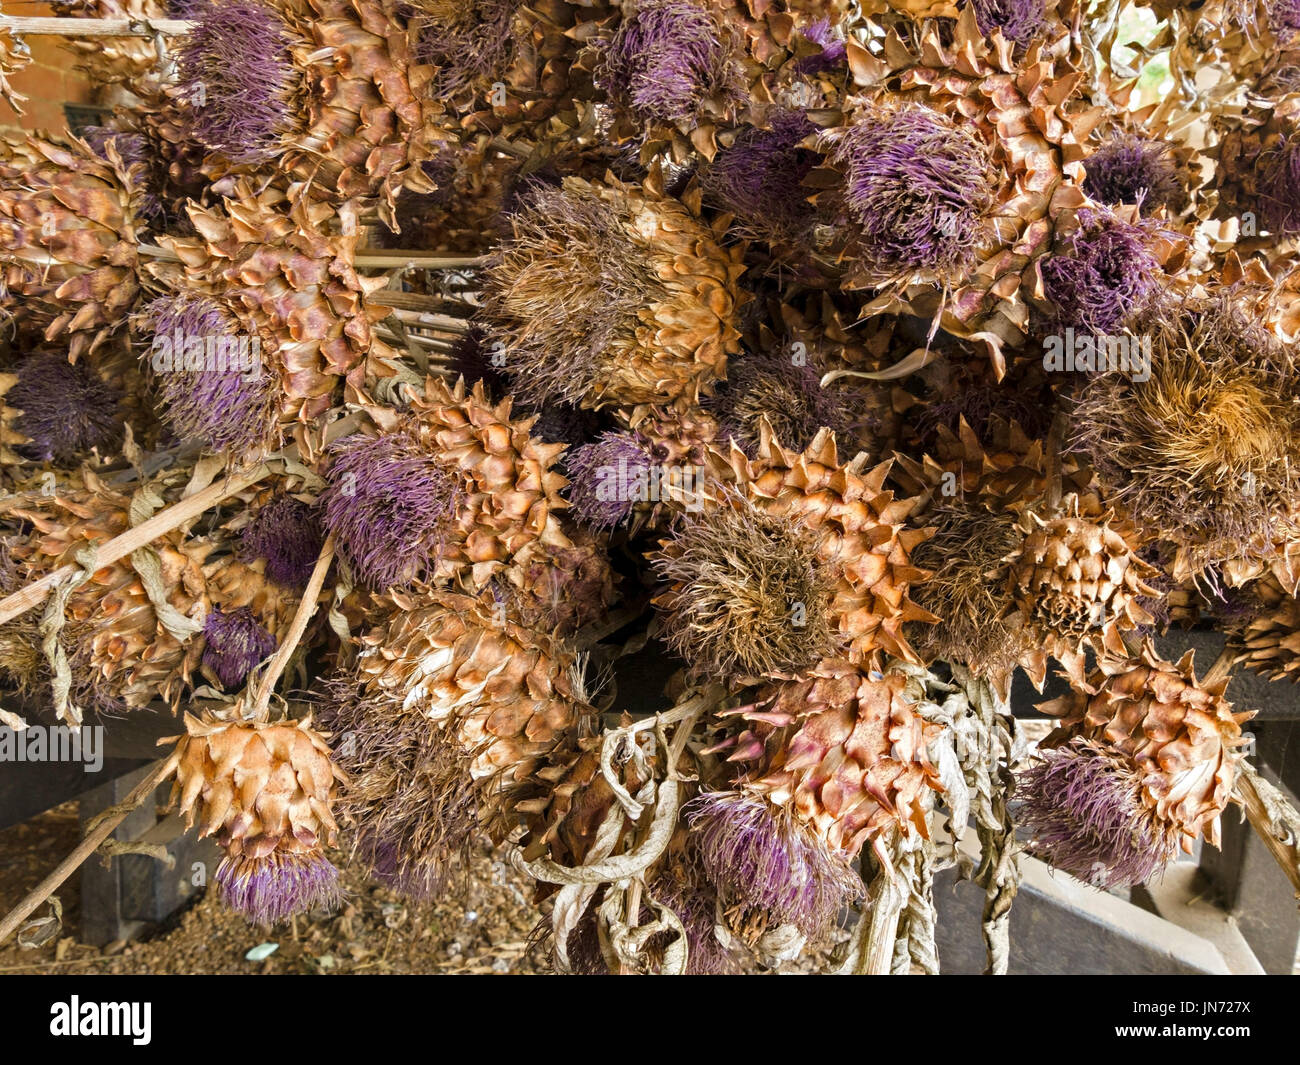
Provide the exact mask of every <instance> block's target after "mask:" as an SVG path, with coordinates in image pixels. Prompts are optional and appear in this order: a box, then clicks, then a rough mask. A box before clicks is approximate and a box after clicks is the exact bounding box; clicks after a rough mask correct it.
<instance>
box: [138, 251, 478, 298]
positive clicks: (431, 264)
mask: <svg viewBox="0 0 1300 1065" xmlns="http://www.w3.org/2000/svg"><path fill="white" fill-rule="evenodd" d="M136 251H137V252H139V253H140V254H141V255H146V256H148V257H149V258H151V259H157V260H159V261H160V262H165V263H178V262H180V261H181V258H180V256H179V255H177V254H176V253H175V252H174V251H172V250H170V249H169V248H160V247H159V246H158V245H157V244H137V245H136ZM486 264H487V256H485V255H430V254H429V253H428V252H424V251H385V250H384V249H382V248H360V249H358V250H357V252H356V254H355V255H353V257H352V265H353V266H355V267H357V268H358V269H364V270H397V269H401V270H472V269H475V268H476V267H480V266H484V265H486ZM376 297H377V294H375V293H372V294H371V295H370V296H369V297H368V298H369V299H371V300H374V301H375V302H379V303H382V302H383V301H382V300H381V299H377V298H376Z"/></svg>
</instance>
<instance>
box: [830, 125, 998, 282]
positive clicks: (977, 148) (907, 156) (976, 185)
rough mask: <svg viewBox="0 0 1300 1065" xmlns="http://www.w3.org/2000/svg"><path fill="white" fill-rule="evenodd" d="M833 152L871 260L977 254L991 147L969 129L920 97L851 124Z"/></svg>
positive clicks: (936, 260)
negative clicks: (918, 101) (917, 101)
mask: <svg viewBox="0 0 1300 1065" xmlns="http://www.w3.org/2000/svg"><path fill="white" fill-rule="evenodd" d="M832 158H833V159H834V161H835V162H836V163H837V164H838V165H839V166H841V167H842V168H843V170H844V177H845V188H844V205H845V208H846V210H847V212H848V215H849V218H850V220H851V221H852V222H853V223H855V224H856V225H857V226H858V228H859V229H860V231H861V232H860V234H859V243H860V246H861V248H860V250H861V254H862V257H863V258H864V259H865V260H866V261H867V263H868V264H869V265H870V266H872V267H873V268H875V269H878V270H884V271H897V270H917V269H926V270H940V271H949V270H957V269H961V268H963V267H965V266H967V265H968V264H969V263H970V261H971V260H972V259H973V257H974V255H975V251H976V248H977V246H978V244H979V241H980V239H981V237H982V235H983V232H984V214H985V212H986V211H987V210H988V209H989V208H990V207H991V206H992V203H993V189H992V177H991V159H990V155H989V150H988V148H987V146H985V145H984V143H983V142H982V141H980V140H978V139H976V137H975V136H974V134H972V133H971V132H970V131H969V130H966V129H963V128H961V127H959V126H957V125H955V124H954V123H953V122H951V121H950V120H949V119H947V118H945V117H944V116H943V115H940V114H939V113H937V112H935V111H932V110H930V109H929V108H926V107H922V106H920V105H918V104H910V105H906V106H904V107H902V108H900V109H899V110H897V111H886V110H880V111H877V112H875V113H873V114H869V115H867V116H866V117H864V118H863V119H861V120H860V121H858V122H857V123H856V124H854V125H853V126H850V127H849V128H848V129H847V130H846V131H845V132H844V135H843V136H842V137H841V138H840V139H839V141H838V142H837V143H836V144H835V146H834V148H833V149H832Z"/></svg>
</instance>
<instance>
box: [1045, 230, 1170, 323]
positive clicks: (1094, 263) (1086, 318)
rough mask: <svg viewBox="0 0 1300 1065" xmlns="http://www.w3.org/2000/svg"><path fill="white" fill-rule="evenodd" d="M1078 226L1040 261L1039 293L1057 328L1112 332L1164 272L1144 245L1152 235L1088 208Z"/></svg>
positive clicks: (1143, 302) (1137, 308) (1155, 286)
mask: <svg viewBox="0 0 1300 1065" xmlns="http://www.w3.org/2000/svg"><path fill="white" fill-rule="evenodd" d="M1079 223H1080V224H1079V227H1078V228H1077V229H1076V230H1074V231H1073V232H1072V233H1070V234H1069V235H1068V236H1066V237H1064V238H1062V239H1061V241H1060V242H1059V243H1058V246H1057V250H1056V252H1055V254H1053V255H1050V256H1048V257H1047V258H1045V259H1044V260H1043V265H1042V272H1043V289H1044V292H1045V294H1046V296H1047V299H1048V300H1050V301H1051V302H1052V303H1053V304H1054V305H1055V308H1054V315H1053V316H1054V320H1055V323H1056V324H1058V325H1059V326H1061V327H1065V326H1074V327H1075V328H1079V329H1086V330H1089V331H1091V332H1093V333H1113V332H1115V331H1117V330H1118V329H1119V328H1120V327H1121V326H1122V325H1123V324H1124V323H1125V322H1126V321H1127V320H1128V319H1129V318H1130V317H1131V316H1132V315H1133V314H1135V313H1136V312H1138V311H1140V310H1142V309H1143V308H1144V307H1146V306H1147V305H1148V304H1149V303H1150V302H1151V300H1152V298H1153V297H1154V296H1155V295H1156V294H1157V293H1158V292H1159V291H1160V289H1161V280H1160V279H1161V277H1162V276H1163V272H1162V271H1161V269H1160V263H1159V260H1157V259H1156V257H1155V255H1154V254H1152V252H1151V250H1150V248H1149V247H1148V243H1149V241H1150V239H1151V235H1152V232H1153V231H1152V230H1151V229H1150V228H1149V227H1144V226H1141V225H1134V224H1132V223H1129V222H1125V221H1124V220H1123V219H1121V218H1119V217H1118V216H1117V215H1115V214H1113V213H1111V212H1110V211H1100V210H1092V209H1089V208H1084V209H1082V210H1080V211H1079Z"/></svg>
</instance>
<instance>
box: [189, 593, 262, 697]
mask: <svg viewBox="0 0 1300 1065" xmlns="http://www.w3.org/2000/svg"><path fill="white" fill-rule="evenodd" d="M203 635H204V637H205V640H206V644H205V646H204V648H203V665H204V666H206V667H207V668H208V669H210V670H212V672H213V673H215V674H216V675H217V679H218V680H219V681H221V686H222V687H223V688H225V689H226V690H228V691H234V690H235V689H237V688H242V687H243V685H244V680H245V678H246V677H247V676H248V671H249V670H250V669H252V668H253V667H254V666H256V665H257V664H258V663H259V662H261V661H262V660H263V659H265V658H266V657H267V656H268V655H269V654H271V652H272V651H274V650H275V637H274V636H272V635H271V634H270V633H269V632H267V631H266V629H265V628H264V627H263V626H262V623H261V622H260V621H258V620H257V618H256V617H255V616H254V615H253V611H252V610H251V609H250V608H249V607H246V606H242V607H240V608H239V609H238V610H232V611H230V612H229V613H227V612H226V611H224V610H213V611H212V613H210V614H209V615H208V619H207V621H206V622H205V623H204V625H203Z"/></svg>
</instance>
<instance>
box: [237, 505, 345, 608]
mask: <svg viewBox="0 0 1300 1065" xmlns="http://www.w3.org/2000/svg"><path fill="white" fill-rule="evenodd" d="M324 542H325V536H324V533H323V532H322V531H321V527H320V515H319V513H317V511H316V508H315V507H313V506H311V505H310V504H308V503H304V502H303V501H302V500H300V499H294V498H293V496H279V497H278V498H276V499H272V500H271V501H270V502H268V503H267V504H266V505H265V506H263V507H261V508H260V509H259V510H258V511H257V513H256V514H254V515H253V517H252V520H251V521H249V523H248V524H247V525H245V526H244V531H243V536H242V547H243V553H244V554H245V556H246V557H248V558H260V559H264V560H265V561H266V575H267V576H268V577H270V578H271V580H273V581H275V582H277V583H278V584H283V585H285V586H286V587H288V588H302V587H304V586H305V585H306V584H307V579H308V578H309V577H310V576H311V571H312V568H313V567H314V566H315V565H316V559H317V558H318V557H319V556H320V552H321V546H322V545H323V544H324Z"/></svg>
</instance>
